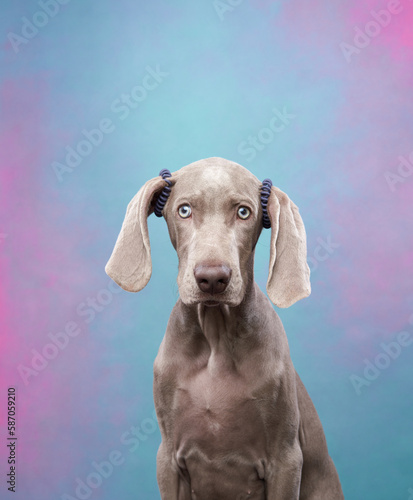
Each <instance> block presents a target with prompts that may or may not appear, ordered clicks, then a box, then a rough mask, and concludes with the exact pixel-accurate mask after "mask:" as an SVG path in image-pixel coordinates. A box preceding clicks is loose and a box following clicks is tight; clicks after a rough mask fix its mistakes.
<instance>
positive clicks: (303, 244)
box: [267, 186, 311, 307]
mask: <svg viewBox="0 0 413 500" xmlns="http://www.w3.org/2000/svg"><path fill="white" fill-rule="evenodd" d="M267 210H268V215H269V218H270V221H271V252H270V269H269V275H268V282H267V293H268V296H269V298H270V299H271V301H272V302H273V303H274V304H275V305H276V306H278V307H289V306H291V305H292V304H294V303H295V302H297V300H300V299H303V298H304V297H308V295H310V293H311V285H310V269H309V267H308V264H307V241H306V240H307V238H306V234H305V228H304V224H303V221H302V219H301V216H300V213H299V211H298V208H297V206H296V205H295V204H294V203H293V202H292V201H291V200H290V198H289V197H288V196H287V195H286V194H285V193H283V192H282V191H280V190H279V189H278V188H276V187H274V186H273V187H272V188H271V194H270V197H269V199H268V205H267Z"/></svg>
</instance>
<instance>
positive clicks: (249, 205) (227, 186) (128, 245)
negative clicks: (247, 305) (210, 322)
mask: <svg viewBox="0 0 413 500" xmlns="http://www.w3.org/2000/svg"><path fill="white" fill-rule="evenodd" d="M169 180H170V182H171V183H172V189H171V194H170V196H169V198H168V201H167V202H166V205H165V207H164V209H163V216H164V218H165V220H166V222H167V225H168V230H169V235H170V238H171V241H172V244H173V246H174V248H175V249H176V251H177V253H178V258H179V271H178V288H179V294H180V297H181V300H182V301H183V302H184V303H185V304H195V303H200V302H202V303H204V304H205V305H207V306H215V305H218V304H219V303H224V304H227V305H229V306H232V307H233V306H237V305H239V304H240V303H241V301H242V300H243V298H244V295H245V292H246V290H247V287H248V285H250V284H251V281H252V280H253V259H254V250H255V245H256V243H257V241H258V238H259V235H260V233H261V230H262V227H263V226H262V217H263V212H262V207H261V203H260V189H261V187H262V184H261V182H260V181H259V180H258V179H257V178H256V177H255V176H254V175H253V174H251V172H249V171H248V170H247V169H245V168H244V167H242V166H241V165H238V164H236V163H233V162H230V161H228V160H224V159H222V158H208V159H206V160H201V161H198V162H195V163H192V164H190V165H188V166H186V167H183V168H181V169H180V170H178V171H177V172H174V173H173V174H172V177H171V178H169ZM164 187H165V181H164V180H163V179H162V178H161V177H156V178H154V179H151V180H149V181H148V182H147V183H146V184H145V185H144V186H143V187H142V188H141V189H140V191H139V192H138V193H137V194H136V196H135V197H134V198H133V199H132V201H131V202H130V203H129V205H128V209H127V212H126V216H125V220H124V222H123V225H122V229H121V231H120V234H119V236H118V239H117V242H116V245H115V248H114V250H113V253H112V256H111V258H110V259H109V262H108V264H107V265H106V272H107V274H108V275H109V276H110V277H111V278H112V279H113V280H114V281H116V283H118V284H119V285H120V286H121V287H122V288H124V289H125V290H128V291H131V292H138V291H139V290H141V289H142V288H143V287H144V286H145V285H146V284H147V283H148V281H149V279H150V276H151V272H152V264H151V256H150V243H149V236H148V226H147V220H146V219H147V217H148V215H150V214H151V213H152V212H153V210H154V205H155V202H156V200H157V198H158V197H159V195H160V193H161V191H162V189H163V188H164ZM267 210H268V215H269V219H270V221H271V250H270V268H269V276H268V282H267V293H268V296H269V297H270V299H271V301H272V302H273V303H274V304H275V305H277V306H278V307H288V306H290V305H292V304H293V303H294V302H296V301H297V300H299V299H302V298H304V297H307V296H308V295H309V294H310V281H309V275H310V271H309V268H308V265H307V262H306V256H307V252H306V234H305V229H304V224H303V222H302V220H301V217H300V214H299V212H298V208H297V207H296V206H295V205H294V203H292V201H291V200H290V199H289V198H288V196H287V195H286V194H285V193H283V192H282V191H280V190H279V189H278V188H275V187H272V188H271V193H270V196H269V199H268V205H267Z"/></svg>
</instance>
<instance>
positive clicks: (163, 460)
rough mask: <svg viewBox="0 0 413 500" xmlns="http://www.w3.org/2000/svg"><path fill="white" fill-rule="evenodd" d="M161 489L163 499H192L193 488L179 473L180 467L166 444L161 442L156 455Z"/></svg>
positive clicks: (157, 473) (157, 474)
mask: <svg viewBox="0 0 413 500" xmlns="http://www.w3.org/2000/svg"><path fill="white" fill-rule="evenodd" d="M156 465H157V471H156V476H157V480H158V486H159V491H160V493H161V498H162V500H191V488H190V486H189V483H188V482H187V481H185V480H184V479H183V478H182V477H181V475H180V474H179V469H178V466H177V464H176V463H174V460H173V458H172V455H171V454H169V453H168V452H167V449H166V446H164V444H163V443H161V445H160V447H159V450H158V454H157V457H156Z"/></svg>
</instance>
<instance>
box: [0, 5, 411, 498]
mask: <svg viewBox="0 0 413 500" xmlns="http://www.w3.org/2000/svg"><path fill="white" fill-rule="evenodd" d="M224 3H226V4H227V6H228V5H230V4H229V3H228V2H224ZM236 3H239V5H237V6H235V4H236ZM232 4H233V5H234V6H233V7H229V8H227V9H226V10H225V11H224V12H221V18H222V19H221V18H220V15H219V12H218V11H217V7H216V5H217V4H216V3H215V4H214V2H213V1H210V0H207V1H203V2H190V1H176V2H166V1H160V0H157V1H154V2H141V1H135V2H133V1H130V0H129V1H128V0H121V1H118V2H110V1H107V0H101V1H99V2H90V1H89V2H81V1H79V0H71V1H70V2H67V3H66V5H60V6H59V12H58V13H56V15H55V16H54V17H52V18H50V19H49V20H48V22H47V23H46V25H45V26H43V27H41V28H39V30H38V33H37V34H35V36H33V38H31V39H29V40H28V42H27V43H21V44H20V45H19V46H18V50H17V51H16V50H14V49H13V44H12V43H11V41H10V33H15V34H18V35H21V30H22V26H23V24H24V20H23V19H22V18H24V17H27V18H28V19H29V20H32V19H33V16H35V15H36V13H37V12H38V11H40V10H41V7H40V6H39V4H38V3H37V2H34V1H33V2H31V1H21V2H10V1H8V2H6V3H5V4H4V5H3V6H2V16H1V20H0V28H1V31H0V33H1V38H2V42H1V119H2V120H1V121H2V125H1V127H2V129H1V141H2V146H1V180H0V182H1V185H0V203H1V219H0V261H1V269H0V275H1V278H0V285H1V288H0V300H1V313H0V324H1V351H0V352H1V354H0V356H1V370H2V373H1V394H0V404H1V411H0V415H1V419H2V420H1V440H2V443H1V446H0V450H1V451H0V472H1V484H0V497H1V498H14V499H18V500H52V499H53V500H57V499H59V500H60V499H66V500H67V499H68V498H71V497H73V498H79V496H76V491H75V490H76V485H77V483H76V480H77V478H80V479H82V480H83V481H85V480H86V478H87V476H88V475H89V474H91V473H92V472H94V471H95V469H94V466H93V462H96V463H102V462H103V461H107V460H108V457H109V456H111V453H113V452H116V451H119V452H120V454H121V455H120V456H121V459H120V461H123V462H122V464H120V465H117V466H114V468H113V471H112V472H111V473H110V474H109V473H108V474H107V475H108V477H106V478H103V480H102V484H101V485H100V486H99V487H97V488H95V489H92V490H91V491H90V494H89V496H87V494H86V493H85V495H84V498H86V497H87V498H91V499H96V500H97V499H99V500H112V499H113V498H121V499H122V500H132V499H137V500H141V499H142V500H152V499H154V500H155V499H159V493H158V488H157V483H156V463H155V460H156V451H157V448H158V446H159V443H160V434H159V430H158V427H157V426H156V424H155V421H154V418H153V410H154V405H153V398H152V364H153V360H154V358H155V356H156V353H157V350H158V346H159V344H160V342H161V340H162V337H163V333H164V330H165V326H166V323H167V320H168V316H169V313H170V311H171V309H172V307H173V304H174V303H175V301H176V299H177V296H178V290H177V286H176V274H177V258H176V255H175V254H174V250H173V248H172V245H171V244H170V242H169V239H168V235H167V230H166V225H165V221H164V220H163V219H156V218H155V217H154V216H151V217H150V220H149V230H150V237H151V245H152V257H153V275H152V279H151V281H150V283H149V285H148V286H147V287H146V289H145V290H143V291H142V292H141V293H139V294H129V293H127V292H124V291H120V290H119V289H117V288H116V287H113V288H112V291H111V289H110V285H109V283H110V279H109V278H108V277H107V276H106V275H105V272H104V266H105V264H106V261H107V259H108V258H109V256H110V253H111V251H112V248H113V245H114V243H115V240H116V237H117V234H118V232H119V229H120V226H121V223H122V220H123V216H124V213H125V210H126V206H127V204H128V202H129V200H130V199H131V198H132V197H133V196H134V194H135V193H136V191H137V190H138V189H139V188H140V186H141V185H142V184H143V183H145V182H146V180H148V179H149V178H152V177H154V176H156V175H157V174H158V172H159V171H160V170H161V169H162V168H168V169H170V170H172V171H174V170H177V169H179V168H180V167H182V166H184V165H186V164H188V163H190V162H192V161H195V160H198V159H201V158H205V157H209V156H222V157H224V158H228V159H231V160H234V161H237V162H239V163H241V164H242V165H244V166H245V167H247V168H248V169H250V170H251V171H252V172H253V173H254V174H255V175H256V176H257V177H258V178H260V179H264V178H265V177H271V178H272V180H273V182H274V184H276V185H277V186H279V187H280V188H281V189H282V190H283V191H285V192H286V193H288V194H289V196H290V197H291V199H292V200H293V201H294V202H295V203H296V204H297V205H298V206H299V207H300V211H301V214H302V216H303V219H304V222H305V225H306V229H307V235H308V255H309V261H310V267H311V268H312V270H313V273H312V288H313V292H312V295H311V296H310V297H309V298H308V299H306V300H303V301H301V302H299V303H297V304H296V305H294V306H293V307H291V308H290V309H288V310H280V311H279V314H280V316H281V319H282V321H283V323H284V326H285V329H286V331H287V335H288V338H289V343H290V349H291V356H292V359H293V362H294V364H295V366H296V369H297V371H298V372H299V374H300V376H301V378H302V379H303V381H304V383H305V385H306V387H307V390H308V392H309V394H310V396H311V397H312V399H313V401H314V403H315V406H316V408H317V410H318V412H319V415H320V418H321V420H322V422H323V425H324V429H325V433H326V436H327V441H328V444H329V450H330V454H331V455H332V457H333V459H334V461H335V464H336V467H337V469H338V472H339V475H340V478H341V481H342V485H343V490H344V493H345V497H346V499H347V500H360V499H363V500H389V499H392V500H393V499H402V500H408V499H409V498H410V497H411V498H413V496H411V493H412V492H413V490H411V491H409V489H410V488H413V432H412V431H413V402H412V375H413V372H412V365H413V347H412V346H407V347H402V349H401V353H400V355H399V356H398V357H397V358H396V359H394V360H391V363H390V365H389V366H388V368H386V369H383V370H381V371H380V373H379V376H378V377H377V378H376V379H375V380H372V381H371V383H370V385H369V386H363V387H362V388H361V390H360V391H359V392H360V394H357V393H356V390H355V388H354V386H353V384H352V382H351V379H350V377H351V376H352V375H357V376H360V377H363V376H364V375H363V370H364V368H365V366H366V364H365V361H364V360H369V361H370V362H374V359H375V358H376V356H377V355H378V354H380V353H382V352H383V350H382V348H381V346H380V344H381V343H382V342H385V343H389V342H391V341H394V339H395V338H396V335H397V333H398V332H400V331H403V330H404V331H407V332H409V334H411V335H413V316H412V313H413V293H412V262H413V249H412V243H413V232H412V215H411V214H412V197H413V175H406V176H405V177H403V178H401V177H399V179H402V181H400V182H397V183H396V184H395V185H394V186H393V188H394V189H391V188H390V185H389V182H388V180H386V175H387V176H388V173H389V172H391V173H394V174H397V169H398V165H399V159H398V157H399V156H400V155H403V156H405V157H406V158H408V157H409V155H410V153H411V152H412V151H413V118H412V117H413V99H412V85H413V35H412V33H413V32H412V21H413V2H410V1H409V0H400V3H399V10H401V11H400V12H399V13H397V14H394V15H392V16H391V21H390V23H389V24H388V26H386V27H384V28H382V29H381V30H380V33H378V34H377V36H375V37H373V38H372V39H371V42H370V43H369V45H368V46H366V47H365V48H362V49H360V51H359V53H357V54H353V55H352V57H351V59H350V61H347V60H346V58H345V57H344V55H343V53H342V50H341V48H340V44H341V43H343V42H345V43H350V44H353V38H354V36H355V34H356V32H355V30H354V27H359V28H361V29H363V28H364V26H365V25H366V23H368V22H370V21H372V20H373V19H374V18H373V17H372V14H371V11H372V10H374V11H375V12H378V11H379V10H381V9H387V8H388V2H385V1H382V0H375V1H372V0H365V1H363V2H359V1H357V0H348V1H337V0H336V1H329V2H327V1H321V0H291V1H281V0H278V1H265V0H256V1H253V0H250V1H246V0H245V1H244V2H235V1H232ZM218 10H219V9H218ZM36 19H37V20H39V19H41V16H40V17H39V16H38V17H37V18H36ZM148 66H149V67H151V68H152V69H154V70H155V69H156V68H157V66H158V67H159V68H160V70H161V71H162V72H164V73H167V75H164V77H163V78H162V81H161V82H158V83H159V84H158V85H157V86H156V88H153V89H152V90H148V92H147V96H146V98H145V99H143V100H141V101H140V102H139V103H137V106H136V107H135V108H133V109H131V110H130V113H129V114H128V116H127V117H125V119H123V120H122V119H121V118H120V113H116V112H114V111H113V109H112V108H111V106H112V104H113V102H114V101H115V100H116V99H120V98H121V96H122V95H123V94H130V92H131V90H132V89H133V88H134V87H135V86H136V85H141V84H142V81H143V80H144V78H145V75H147V71H148V70H147V69H146V68H147V67H148ZM151 82H152V83H153V80H151ZM274 108H277V109H279V110H283V109H284V108H285V110H286V111H287V112H288V113H290V114H293V115H295V118H293V119H291V123H289V124H288V125H287V126H286V127H285V130H283V131H282V132H279V133H276V134H273V138H272V140H271V141H269V142H268V143H267V144H264V145H263V147H261V150H260V151H256V155H255V157H254V158H253V159H252V160H250V161H248V158H247V156H246V155H245V154H243V153H242V152H241V151H242V149H241V148H240V144H241V143H242V142H243V141H248V137H249V136H258V134H259V133H260V132H261V130H262V129H263V128H265V127H268V124H269V122H270V120H271V118H272V117H273V116H274V114H273V109H274ZM105 118H109V119H110V120H111V121H112V125H113V127H112V132H110V133H108V134H105V135H104V138H103V140H102V142H101V144H99V145H97V146H95V147H93V150H92V151H91V152H90V154H89V155H88V156H87V157H85V158H84V159H83V160H82V161H81V163H80V164H79V165H78V166H77V167H75V168H74V169H73V171H72V172H71V173H67V172H66V173H64V174H63V178H62V181H61V182H59V179H58V178H57V176H56V174H55V172H54V170H53V168H52V164H53V162H60V163H63V162H64V161H65V156H66V147H67V146H69V147H72V148H76V146H77V145H78V143H79V141H81V140H83V139H84V136H83V134H82V130H84V129H86V130H89V131H90V130H91V129H94V128H96V127H97V126H98V125H99V122H100V121H101V120H102V119H105ZM262 134H263V135H262ZM261 137H264V138H268V134H267V135H265V132H264V133H261ZM386 173H387V174H386ZM397 175H398V174H397ZM321 241H322V242H324V243H326V242H328V241H330V242H332V243H333V245H332V247H331V248H330V251H329V253H326V252H325V251H324V252H323V251H320V248H319V247H320V242H321ZM268 257H269V232H268V231H267V232H265V233H263V235H262V237H261V241H260V243H259V245H258V248H257V256H256V279H257V281H258V283H259V284H260V286H261V287H262V288H263V289H264V288H265V283H266V275H267V270H268ZM108 290H109V291H108ZM115 292H118V293H115ZM88 298H89V299H92V300H95V299H96V300H100V301H101V304H100V305H99V304H98V308H99V309H100V310H99V311H95V313H94V315H92V313H88V314H86V313H85V309H88V307H86V306H85V304H84V303H86V302H87V300H88ZM102 302H104V305H103V306H102ZM82 304H83V305H82ZM92 316H93V317H92ZM70 321H74V322H76V323H77V324H78V325H79V327H80V329H81V332H80V333H79V334H78V335H77V336H75V337H72V338H70V341H69V342H68V344H67V346H66V347H65V348H64V349H60V350H59V352H58V353H57V355H55V357H54V358H53V359H50V360H49V361H48V364H47V366H46V367H45V368H44V369H43V370H41V371H39V373H38V375H36V376H34V375H32V376H30V377H29V378H28V379H26V382H27V383H25V382H24V380H23V377H22V376H21V374H20V372H19V368H18V367H19V366H20V371H21V366H26V367H30V365H31V361H32V358H33V349H34V350H37V351H40V352H41V351H42V349H43V348H44V347H45V346H46V344H48V343H50V336H49V334H52V335H56V334H57V333H58V332H61V331H62V330H64V328H65V325H66V324H67V323H68V322H70ZM52 354H53V352H52ZM9 386H13V387H16V391H17V395H18V403H17V405H18V406H17V409H18V411H17V417H18V419H17V427H18V432H17V436H18V446H17V460H18V463H17V474H18V478H17V481H18V483H17V493H16V494H13V493H10V492H8V491H7V489H6V479H5V473H6V460H7V454H6V451H5V450H6V445H5V443H6V440H5V439H6V435H5V410H6V389H7V387H9ZM133 426H134V427H136V428H137V429H138V431H139V432H140V436H142V437H139V438H137V441H136V442H137V443H138V445H137V446H136V449H134V451H130V449H131V448H132V445H131V444H125V440H127V439H128V438H130V434H127V433H128V432H130V429H131V427H133ZM125 433H126V436H127V437H125ZM122 436H123V438H122ZM122 439H123V441H122ZM135 444H136V443H135ZM118 458H119V455H118ZM93 477H94V478H95V480H96V481H98V478H97V479H96V475H95V476H93ZM92 481H93V479H92ZM69 495H70V496H69Z"/></svg>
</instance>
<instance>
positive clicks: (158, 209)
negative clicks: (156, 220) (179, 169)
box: [154, 168, 172, 217]
mask: <svg viewBox="0 0 413 500" xmlns="http://www.w3.org/2000/svg"><path fill="white" fill-rule="evenodd" d="M159 175H160V176H161V177H162V179H164V180H165V182H166V186H165V187H164V188H163V189H162V192H161V194H160V195H159V198H158V199H157V200H156V204H155V209H154V212H155V215H156V217H162V210H163V209H164V206H165V203H166V202H167V201H168V198H169V195H170V194H171V186H172V182H171V181H168V179H167V178H168V177H172V175H171V172H170V171H169V170H168V169H167V168H164V169H162V170H161V171H160V172H159Z"/></svg>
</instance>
